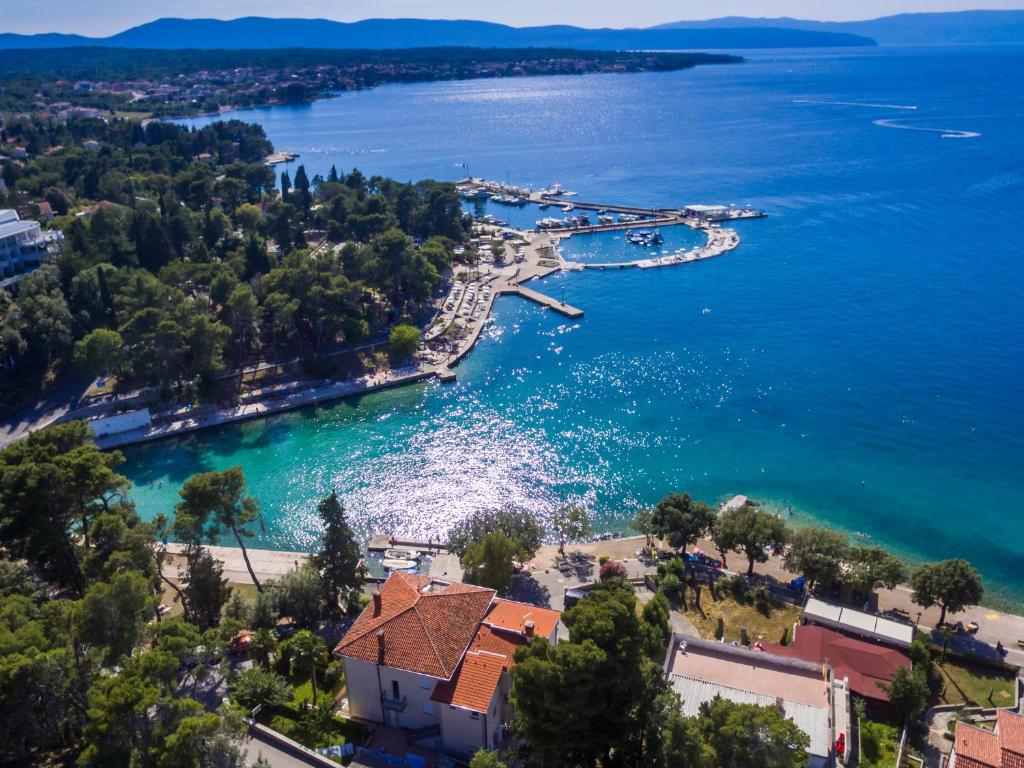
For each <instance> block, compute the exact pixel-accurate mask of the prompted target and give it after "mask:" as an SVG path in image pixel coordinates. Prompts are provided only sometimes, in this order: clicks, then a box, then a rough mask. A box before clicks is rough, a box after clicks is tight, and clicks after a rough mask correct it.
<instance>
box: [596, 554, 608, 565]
mask: <svg viewBox="0 0 1024 768" xmlns="http://www.w3.org/2000/svg"><path fill="white" fill-rule="evenodd" d="M609 560H611V558H610V557H608V555H601V556H600V557H599V558H597V563H598V565H604V564H605V563H607V562H608V561H609Z"/></svg>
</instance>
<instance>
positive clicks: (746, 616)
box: [683, 588, 800, 643]
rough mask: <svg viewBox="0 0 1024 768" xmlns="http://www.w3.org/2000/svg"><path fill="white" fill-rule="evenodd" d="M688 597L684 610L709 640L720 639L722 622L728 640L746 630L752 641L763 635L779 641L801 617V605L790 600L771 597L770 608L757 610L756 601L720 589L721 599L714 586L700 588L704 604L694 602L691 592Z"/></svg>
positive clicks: (790, 632) (789, 632)
mask: <svg viewBox="0 0 1024 768" xmlns="http://www.w3.org/2000/svg"><path fill="white" fill-rule="evenodd" d="M689 597H690V599H689V600H688V601H687V608H688V609H689V610H687V611H684V612H683V614H684V615H685V616H686V618H688V619H689V620H690V621H691V622H692V623H693V625H694V626H695V627H696V628H697V631H698V632H700V636H701V637H703V638H705V639H708V640H717V639H718V638H717V633H718V623H719V620H721V622H722V627H723V629H724V630H725V640H726V642H732V641H733V640H737V641H740V640H742V639H743V638H742V630H743V629H746V630H747V637H748V639H749V640H750V642H752V643H753V642H755V641H756V640H757V639H758V638H759V637H761V638H762V639H763V640H764V642H766V643H778V642H779V641H780V640H781V639H782V634H783V632H786V633H787V637H788V636H790V635H792V630H793V624H794V623H795V622H796V621H797V620H798V619H799V618H800V608H799V607H797V606H795V605H789V604H787V603H778V602H775V601H769V603H768V605H767V611H763V612H762V611H760V610H758V608H757V606H755V605H754V603H753V602H747V601H744V602H739V601H737V600H736V599H735V598H734V597H733V596H732V595H731V594H726V593H724V592H723V591H722V590H719V595H718V599H717V600H716V599H714V598H712V596H711V590H709V589H707V588H704V589H702V590H701V608H700V610H698V609H697V608H696V606H694V604H693V600H692V595H690V596H689Z"/></svg>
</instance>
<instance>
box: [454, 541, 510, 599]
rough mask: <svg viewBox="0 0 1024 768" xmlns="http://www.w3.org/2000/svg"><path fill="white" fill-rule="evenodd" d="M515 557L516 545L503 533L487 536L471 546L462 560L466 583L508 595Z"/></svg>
mask: <svg viewBox="0 0 1024 768" xmlns="http://www.w3.org/2000/svg"><path fill="white" fill-rule="evenodd" d="M515 555H516V546H515V543H514V542H513V541H512V540H511V539H510V538H509V537H508V536H506V535H505V534H504V533H502V532H501V531H498V532H496V533H489V534H487V535H486V536H484V538H483V540H482V541H480V542H479V543H477V544H472V545H470V547H469V549H467V550H466V553H465V554H464V555H463V556H462V558H461V561H462V567H463V568H464V569H465V581H467V582H469V583H470V584H476V585H477V586H480V587H488V588H490V589H493V590H495V591H496V592H497V593H498V594H499V595H501V596H504V595H506V594H507V593H508V588H509V586H511V584H512V561H513V560H514V559H515Z"/></svg>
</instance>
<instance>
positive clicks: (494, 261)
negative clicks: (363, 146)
mask: <svg viewBox="0 0 1024 768" xmlns="http://www.w3.org/2000/svg"><path fill="white" fill-rule="evenodd" d="M646 61H647V59H646V58H643V61H642V62H641V63H640V64H637V65H636V66H637V67H646V66H648V64H650V65H651V66H653V64H652V63H651V62H648V63H647V64H645V63H643V62H646ZM594 66H598V65H588V64H585V63H581V62H579V61H576V60H574V59H571V58H570V59H562V58H558V59H551V60H548V61H546V62H533V63H532V64H526V63H524V62H523V61H521V60H518V59H517V60H514V61H503V62H497V63H494V62H488V61H483V62H481V61H477V60H474V61H472V62H469V63H465V62H464V63H463V64H458V63H451V64H450V65H437V64H430V65H429V66H428V65H422V66H421V65H419V64H416V63H408V62H407V63H405V64H402V65H401V66H398V65H395V64H393V63H390V64H384V63H381V64H376V65H366V64H359V65H358V66H357V65H352V67H351V68H350V69H344V68H339V67H332V66H330V65H318V66H316V67H298V66H296V67H295V68H289V67H284V68H279V69H274V70H272V71H271V70H264V69H260V68H258V67H248V66H246V67H234V68H230V67H229V68H223V69H221V68H218V69H210V70H206V69H204V70H202V71H198V72H193V73H191V74H190V75H189V76H188V77H187V78H186V77H174V78H163V77H155V76H154V77H152V78H140V79H131V80H116V81H110V82H108V81H107V80H106V79H99V78H97V79H95V80H85V79H69V80H62V81H60V82H58V83H57V86H58V87H57V88H56V89H55V90H56V92H52V91H51V89H49V88H42V89H40V93H39V96H40V98H39V99H33V100H31V101H30V102H29V103H28V104H20V105H19V109H18V110H17V111H14V112H9V113H8V116H7V117H6V118H5V119H4V120H3V121H2V123H0V124H2V127H3V136H2V141H3V144H2V146H0V154H2V156H0V167H2V169H3V174H2V175H0V182H2V186H0V195H2V201H3V204H4V207H3V208H2V210H0V279H2V282H0V302H2V303H0V309H2V321H3V325H2V331H3V333H2V334H0V340H2V345H3V346H2V351H3V359H2V366H0V375H2V376H4V388H3V395H4V406H5V408H6V409H7V411H9V412H10V413H12V414H15V415H14V416H12V417H11V418H10V419H8V421H7V423H5V425H4V429H3V431H2V432H0V555H2V558H0V600H2V603H0V608H2V610H0V683H2V684H0V688H2V696H0V764H8V763H10V764H11V765H27V764H46V765H72V764H77V765H81V766H86V767H87V768H93V767H105V766H129V765H130V766H140V767H141V768H169V767H170V766H174V767H175V768H176V767H177V766H179V765H184V766H189V765H192V766H196V768H212V767H213V766H217V767H218V768H220V767H221V766H225V767H230V768H236V767H240V766H243V765H244V766H259V768H266V767H267V766H271V767H272V768H295V767H296V766H331V765H338V764H341V765H346V766H356V767H357V768H378V767H383V766H394V767H395V768H428V767H429V768H455V766H468V767H469V768H505V767H506V766H516V767H517V768H518V767H520V766H522V768H532V767H533V766H542V767H543V768H581V767H583V766H586V767H588V768H595V767H596V766H600V767H601V768H616V767H617V766H623V767H624V768H633V766H637V768H641V767H643V768H647V767H650V768H668V767H669V766H693V767H694V768H740V766H761V765H765V766H769V765H770V766H773V768H803V767H804V766H812V767H813V768H839V767H840V766H862V768H882V767H883V766H884V767H885V768H892V767H893V766H895V767H896V768H907V766H911V767H916V766H922V767H923V766H928V767H929V768H932V767H934V768H1011V767H1014V766H1021V765H1024V709H1022V705H1021V693H1022V692H1024V683H1022V678H1021V676H1020V668H1021V666H1022V665H1024V617H1022V616H1019V615H1016V614H1013V613H1010V612H1007V611H1003V610H997V609H995V608H990V607H986V603H991V602H992V601H993V599H998V596H996V597H995V598H993V594H994V593H995V590H990V591H989V592H986V591H985V588H984V585H983V584H982V578H981V575H979V572H978V570H976V569H975V568H974V566H972V565H971V564H970V563H968V562H966V561H965V560H962V559H957V558H950V559H945V560H940V561H936V562H924V563H918V562H912V561H911V560H910V559H909V558H907V557H905V556H904V554H903V553H899V552H890V551H888V550H886V549H884V548H883V547H880V546H875V545H874V544H873V543H872V542H871V541H870V540H868V537H867V536H866V535H864V534H859V533H858V534H855V535H853V536H848V535H847V534H846V533H845V532H843V531H841V530H838V529H834V528H831V527H825V526H818V525H798V522H800V521H798V520H797V519H796V518H795V516H794V514H793V510H792V508H791V507H786V506H780V505H778V504H777V503H773V502H772V501H770V500H769V501H762V500H758V499H754V498H749V497H748V496H746V495H739V492H741V491H744V489H743V488H737V489H734V490H735V492H736V493H737V495H732V496H729V497H727V498H714V499H708V500H707V501H706V502H705V501H700V500H698V499H695V498H692V497H691V496H690V494H689V493H686V492H685V489H683V488H680V489H678V490H671V491H670V492H667V493H666V495H665V496H664V497H663V498H662V499H661V500H660V501H658V502H657V503H654V504H651V505H647V506H637V507H635V508H632V509H630V510H629V514H633V515H634V517H633V518H632V520H631V521H630V522H629V526H630V528H629V530H630V534H635V535H626V532H625V530H624V529H625V525H626V523H625V522H624V523H623V525H622V526H621V527H620V528H618V529H616V530H611V531H601V530H595V522H594V520H593V517H592V515H591V513H590V511H588V509H586V508H585V507H583V506H581V505H576V504H570V503H566V504H565V506H561V507H559V508H557V509H551V510H549V513H546V514H545V515H543V516H541V515H534V514H529V513H526V512H524V511H521V510H516V509H512V508H501V509H485V510H477V511H475V512H473V513H472V514H469V515H467V516H466V517H465V518H463V519H460V520H458V521H456V523H455V524H454V525H453V527H452V528H451V529H450V530H444V531H441V530H439V531H437V532H436V536H435V537H428V538H427V539H426V540H420V539H415V538H410V537H407V536H406V535H404V533H403V532H402V531H400V530H358V526H353V525H350V522H349V520H350V518H349V516H348V513H347V511H346V509H345V499H344V497H343V493H342V494H341V495H339V493H337V492H331V493H330V495H328V496H326V497H325V498H323V499H322V500H320V502H319V504H317V505H316V508H315V509H309V510H302V514H303V515H305V517H304V518H303V519H304V520H305V521H306V523H305V524H307V525H308V528H309V538H308V540H307V541H308V547H307V550H308V551H301V552H300V551H279V550H272V549H263V548H261V547H258V546H254V547H250V546H248V544H247V542H251V541H252V540H253V539H255V540H256V541H257V542H258V543H262V542H265V541H266V539H264V538H262V534H263V533H264V532H265V529H264V517H263V515H264V511H263V508H262V507H261V504H260V500H259V499H258V498H255V497H254V496H253V495H250V493H249V490H248V486H247V483H246V478H245V475H244V472H243V469H242V468H241V467H230V468H228V469H223V470H215V469H211V468H210V466H201V467H200V466H195V467H193V466H189V467H188V475H187V476H182V477H180V478H175V481H176V482H177V481H179V480H180V489H179V490H178V497H177V498H176V500H175V504H174V505H173V508H168V509H166V510H163V511H161V513H160V514H159V515H156V516H154V517H153V518H152V519H143V516H142V515H141V514H140V512H139V511H138V510H137V509H136V505H135V501H133V500H132V489H131V483H130V482H129V480H128V478H127V477H125V476H124V475H122V474H120V472H119V471H118V468H119V467H120V466H121V464H122V462H124V460H125V457H124V454H122V453H121V451H120V450H119V449H121V448H123V447H126V446H133V445H138V444H143V443H150V442H155V441H159V440H169V439H171V438H175V437H179V436H182V435H188V434H192V433H195V432H198V431H200V430H208V429H209V430H214V429H216V428H218V427H223V426H224V425H228V424H233V423H237V422H242V421H245V420H249V419H262V418H267V417H271V416H274V415H276V414H280V413H284V412H287V411H293V410H297V409H302V408H309V407H311V406H316V405H319V404H324V403H329V402H333V401H337V400H341V399H343V398H350V397H355V396H358V395H363V394H368V393H372V392H379V391H382V390H386V389H391V388H395V387H400V386H406V385H412V384H422V383H424V382H430V385H431V386H438V387H440V386H444V385H446V384H450V383H452V382H454V381H457V379H458V376H459V368H458V366H459V363H460V362H461V361H463V360H464V359H465V358H466V356H467V355H469V354H470V353H471V352H472V350H473V349H474V347H475V346H476V345H477V344H478V343H480V342H481V340H482V339H486V338H487V329H488V328H489V327H491V325H492V324H493V314H492V313H493V308H494V306H495V302H496V301H498V300H499V298H500V297H519V298H521V299H525V300H526V301H528V302H530V303H531V304H532V305H534V306H535V307H536V310H537V311H538V312H550V313H553V314H556V315H558V316H559V317H564V318H567V319H568V320H572V321H578V322H581V323H585V322H586V313H587V311H588V307H586V306H579V307H577V306H574V305H571V304H568V303H566V302H565V301H564V299H562V298H560V297H558V296H554V295H551V290H550V288H548V287H547V286H549V285H550V283H545V281H544V278H546V277H549V276H552V275H555V274H565V275H566V276H567V277H568V278H569V279H571V278H572V275H573V273H580V272H583V271H584V270H592V271H596V272H603V273H604V274H603V276H602V278H601V279H603V280H607V281H608V282H609V283H611V282H613V281H615V280H616V279H617V278H618V277H619V276H620V275H621V274H622V272H623V271H624V270H655V273H654V274H656V275H663V274H667V271H668V270H675V269H683V270H685V269H691V268H692V269H699V268H702V267H696V266H694V265H696V264H697V263H698V262H699V263H705V262H707V261H708V260H711V259H716V258H718V257H722V258H723V259H727V258H729V257H730V256H729V254H731V253H732V252H733V251H735V250H736V249H739V248H742V245H741V237H740V231H741V230H742V231H744V235H745V236H750V237H756V227H757V226H758V225H757V223H756V220H758V219H761V218H762V217H765V216H769V215H771V211H761V210H757V209H755V208H753V207H746V206H736V205H732V204H730V205H723V204H717V203H708V202H703V203H687V202H685V201H683V200H680V201H678V204H674V205H672V206H669V207H659V208H653V207H642V206H634V205H631V204H629V202H628V201H603V200H598V201H594V200H590V199H586V195H584V194H579V193H577V192H575V191H572V190H565V189H563V188H562V187H561V186H560V185H558V184H551V185H550V186H547V187H545V188H543V189H533V188H527V187H524V186H520V185H515V184H511V183H508V182H506V183H500V182H495V181H492V180H487V179H483V178H479V177H473V176H470V175H469V174H468V170H466V174H467V175H466V177H465V178H462V179H460V180H458V181H455V182H435V181H425V182H419V183H416V184H412V183H401V182H396V181H394V180H391V179H383V178H380V177H369V178H368V177H366V176H364V175H363V174H362V173H360V172H359V171H358V170H355V169H353V170H352V171H351V172H347V173H346V172H343V173H338V171H337V169H336V168H333V167H332V168H331V170H330V172H329V173H325V174H323V175H315V176H313V178H312V179H311V178H309V177H308V176H307V173H306V168H305V166H304V165H302V164H298V165H296V164H297V163H301V161H302V158H301V157H300V156H299V155H298V154H296V153H294V152H290V151H287V150H281V149H277V150H275V149H274V147H273V146H272V144H271V143H270V142H269V140H267V138H266V136H265V134H264V133H263V131H262V128H260V127H259V126H253V125H247V124H245V123H243V122H241V121H237V120H235V121H227V122H223V121H220V122H216V123H213V124H212V125H210V126H206V127H204V128H202V129H198V130H192V129H188V128H185V127H182V126H177V125H172V124H166V123H163V122H161V121H159V120H156V119H151V118H150V115H151V114H152V113H153V112H154V111H155V112H159V111H160V110H159V109H153V108H154V107H155V106H157V105H158V104H159V105H160V107H161V108H167V109H169V110H177V111H181V105H182V104H188V105H190V106H189V107H188V109H187V110H186V111H189V110H193V109H199V108H200V107H203V108H205V107H211V108H214V109H219V108H220V107H219V106H218V105H224V104H226V103H228V102H227V100H228V99H231V100H232V101H231V103H234V104H237V103H238V101H239V97H242V98H250V99H251V100H252V101H253V102H258V103H282V102H284V103H294V102H302V101H305V100H308V99H309V98H312V96H311V95H310V94H313V93H315V94H322V93H324V92H326V91H328V90H338V89H342V90H344V89H350V88H356V87H365V86H367V85H369V84H372V83H376V82H381V81H394V80H402V79H433V78H449V77H451V78H454V77H484V76H488V77H490V76H506V75H507V76H513V75H514V76H521V75H523V76H525V75H529V74H548V73H561V74H565V73H569V72H583V71H595V70H594V69H593V67H594ZM588 67H591V68H590V69H588ZM619 69H620V64H616V63H614V62H611V61H608V62H605V63H603V64H601V65H600V66H599V67H598V69H597V70H596V71H606V70H607V71H618V70H619ZM29 85H31V86H33V87H34V86H35V85H37V83H34V82H32V83H29ZM69 93H70V94H71V96H68V94H69ZM76 94H77V95H76ZM268 94H271V95H268ZM289 94H290V95H289ZM34 96H35V92H34V91H33V97H34ZM103 96H112V97H114V100H115V102H116V103H115V106H120V107H125V106H126V105H129V106H131V105H134V106H138V107H145V108H146V110H147V118H146V119H145V120H141V119H138V118H139V116H138V115H136V116H135V117H132V118H125V117H123V116H122V117H116V118H115V117H113V116H112V115H111V114H110V110H109V109H107V108H105V107H97V106H94V104H95V100H96V98H97V97H103ZM50 97H53V98H50ZM279 173H280V176H278V174H279ZM503 211H508V212H509V214H510V215H509V217H508V218H510V219H511V218H512V215H511V214H512V212H513V211H514V212H516V213H515V218H516V220H517V221H518V222H519V223H518V224H510V223H509V222H508V221H505V220H504V218H503V214H502V213H501V212H503ZM534 216H536V218H535V219H534ZM524 217H526V218H524ZM527 218H528V219H533V221H532V225H531V224H525V225H524V224H523V223H522V222H523V221H525V220H526V219H527ZM746 221H750V222H751V224H750V233H751V234H750V235H747V234H746V233H747V230H746V229H745V227H746V226H747V225H746V224H740V223H739V222H746ZM673 228H679V230H676V231H686V232H687V233H689V234H692V235H693V236H694V237H695V238H697V239H699V241H700V242H699V243H697V244H691V245H689V246H688V247H678V248H670V247H668V246H666V244H665V240H666V237H665V236H666V234H669V236H670V237H671V234H670V233H672V232H673ZM588 236H607V237H609V238H614V239H615V242H616V244H617V245H621V246H622V249H620V251H619V253H627V254H629V256H630V257H629V258H619V257H616V258H615V259H614V260H607V261H586V262H584V261H575V260H573V259H572V258H570V256H569V255H567V252H568V248H567V246H568V245H569V244H571V243H572V242H573V241H572V238H574V237H576V238H581V237H588ZM502 300H508V299H507V298H506V299H502ZM581 303H582V302H581ZM40 393H43V395H41V394H40ZM44 395H45V396H44ZM193 470H195V471H194V472H193ZM154 477H157V475H154ZM160 482H162V480H161V481H160ZM343 490H344V489H339V491H343ZM665 490H666V491H669V489H665ZM747 493H751V491H747ZM541 517H543V519H540V518H541ZM296 546H298V545H296Z"/></svg>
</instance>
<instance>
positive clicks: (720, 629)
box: [715, 616, 725, 640]
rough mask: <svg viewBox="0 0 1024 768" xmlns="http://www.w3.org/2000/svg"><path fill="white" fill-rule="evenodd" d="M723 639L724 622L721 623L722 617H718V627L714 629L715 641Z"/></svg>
mask: <svg viewBox="0 0 1024 768" xmlns="http://www.w3.org/2000/svg"><path fill="white" fill-rule="evenodd" d="M723 637H725V622H724V621H722V617H721V616H719V617H718V626H716V627H715V640H721V639H722V638H723Z"/></svg>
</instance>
